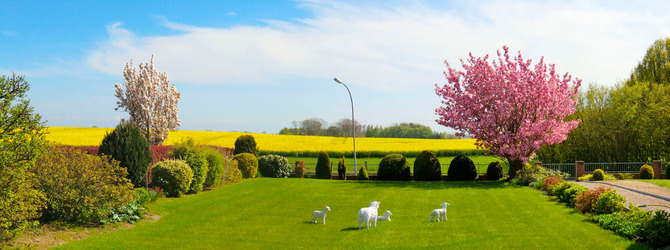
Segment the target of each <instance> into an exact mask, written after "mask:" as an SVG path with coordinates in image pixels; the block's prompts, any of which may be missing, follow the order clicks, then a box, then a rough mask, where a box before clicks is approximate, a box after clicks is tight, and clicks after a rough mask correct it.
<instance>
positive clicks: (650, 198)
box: [575, 181, 670, 212]
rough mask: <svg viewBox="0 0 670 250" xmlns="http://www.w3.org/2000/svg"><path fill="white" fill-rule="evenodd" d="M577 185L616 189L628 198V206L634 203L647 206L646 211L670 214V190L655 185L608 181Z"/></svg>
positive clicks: (581, 182) (639, 182) (638, 182)
mask: <svg viewBox="0 0 670 250" xmlns="http://www.w3.org/2000/svg"><path fill="white" fill-rule="evenodd" d="M575 183H577V184H579V185H582V186H585V187H588V188H596V187H599V186H609V187H612V188H614V189H616V192H617V193H619V194H621V195H622V196H624V197H626V204H628V203H633V205H635V206H640V205H646V207H643V208H642V209H644V210H665V211H667V212H670V189H667V188H664V187H661V186H658V185H655V184H651V183H647V182H641V181H606V182H600V181H599V182H583V181H580V182H575ZM633 190H634V191H633ZM642 193H646V194H642ZM648 194H651V195H648ZM654 196H657V197H654ZM654 205H662V206H654Z"/></svg>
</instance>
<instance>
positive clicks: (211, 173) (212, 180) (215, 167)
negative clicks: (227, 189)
mask: <svg viewBox="0 0 670 250" xmlns="http://www.w3.org/2000/svg"><path fill="white" fill-rule="evenodd" d="M202 150H203V152H202V153H203V154H204V155H205V160H207V169H208V170H207V178H205V182H204V183H203V184H202V187H203V188H212V187H216V186H218V185H220V184H221V181H222V179H223V161H224V160H223V155H222V154H221V153H219V151H217V150H216V149H213V148H210V147H204V148H203V149H202Z"/></svg>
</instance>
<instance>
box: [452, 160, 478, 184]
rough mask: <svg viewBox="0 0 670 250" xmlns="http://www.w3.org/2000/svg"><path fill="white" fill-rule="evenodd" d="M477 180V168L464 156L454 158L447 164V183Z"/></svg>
mask: <svg viewBox="0 0 670 250" xmlns="http://www.w3.org/2000/svg"><path fill="white" fill-rule="evenodd" d="M476 179H477V168H476V167H475V163H474V162H472V160H471V159H470V158H468V157H467V156H464V155H459V156H456V158H454V159H453V160H451V164H449V170H447V181H474V180H476Z"/></svg>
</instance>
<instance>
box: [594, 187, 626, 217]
mask: <svg viewBox="0 0 670 250" xmlns="http://www.w3.org/2000/svg"><path fill="white" fill-rule="evenodd" d="M625 204H626V197H623V196H621V195H620V194H618V193H617V192H616V190H614V189H611V190H608V191H606V192H604V193H602V194H600V195H599V196H598V200H597V201H596V203H595V206H594V209H593V212H594V213H595V214H611V213H615V212H621V211H623V209H624V207H626V205H625Z"/></svg>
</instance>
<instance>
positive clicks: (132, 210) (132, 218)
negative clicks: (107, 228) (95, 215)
mask: <svg viewBox="0 0 670 250" xmlns="http://www.w3.org/2000/svg"><path fill="white" fill-rule="evenodd" d="M144 210H146V209H145V208H144V206H143V205H141V204H140V203H139V202H138V201H133V202H131V203H130V204H127V205H123V206H119V207H117V208H114V209H111V210H110V211H109V213H108V214H107V217H106V218H104V219H101V220H100V223H102V224H108V223H117V222H128V223H131V224H132V223H135V222H137V221H139V220H141V219H142V218H144Z"/></svg>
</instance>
